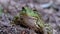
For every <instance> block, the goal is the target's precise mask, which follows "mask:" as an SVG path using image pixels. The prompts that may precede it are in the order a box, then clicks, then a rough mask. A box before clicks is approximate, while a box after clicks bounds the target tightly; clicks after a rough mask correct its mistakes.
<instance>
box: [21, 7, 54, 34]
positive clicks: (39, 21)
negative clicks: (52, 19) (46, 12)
mask: <svg viewBox="0 0 60 34" xmlns="http://www.w3.org/2000/svg"><path fill="white" fill-rule="evenodd" d="M21 13H23V14H27V16H30V17H34V18H36V19H37V20H36V25H38V27H40V28H43V30H44V32H45V33H46V34H52V33H53V32H52V27H50V25H49V24H45V23H44V21H43V19H42V17H41V15H39V14H38V13H37V12H36V11H33V10H32V9H30V8H28V7H24V9H22V12H21Z"/></svg>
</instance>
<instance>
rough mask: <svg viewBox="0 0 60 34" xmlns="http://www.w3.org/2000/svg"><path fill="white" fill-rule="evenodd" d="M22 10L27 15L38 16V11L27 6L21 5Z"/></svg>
mask: <svg viewBox="0 0 60 34" xmlns="http://www.w3.org/2000/svg"><path fill="white" fill-rule="evenodd" d="M22 12H23V13H24V14H27V16H30V17H38V13H37V12H36V11H33V10H32V9H30V8H29V7H23V8H22Z"/></svg>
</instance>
